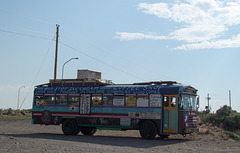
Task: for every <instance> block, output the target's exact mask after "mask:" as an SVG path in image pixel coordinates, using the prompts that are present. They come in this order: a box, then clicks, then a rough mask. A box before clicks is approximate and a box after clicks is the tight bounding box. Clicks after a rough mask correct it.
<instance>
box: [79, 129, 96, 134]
mask: <svg viewBox="0 0 240 153" xmlns="http://www.w3.org/2000/svg"><path fill="white" fill-rule="evenodd" d="M96 131H97V129H96V128H94V127H81V133H82V134H83V135H93V134H94V133H96Z"/></svg>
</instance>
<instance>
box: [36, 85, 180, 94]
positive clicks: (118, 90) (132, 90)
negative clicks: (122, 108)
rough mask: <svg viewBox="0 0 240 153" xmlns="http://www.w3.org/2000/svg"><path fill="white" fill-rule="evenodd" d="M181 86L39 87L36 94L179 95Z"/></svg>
mask: <svg viewBox="0 0 240 153" xmlns="http://www.w3.org/2000/svg"><path fill="white" fill-rule="evenodd" d="M180 87H181V86H179V85H177V86H174V85H170V86H165V85H164V86H161V85H137V86H136V85H122V86H112V85H110V86H103V87H102V86H100V87H99V86H89V87H37V88H35V91H34V93H35V94H84V93H88V94H90V93H94V94H178V92H179V88H180Z"/></svg>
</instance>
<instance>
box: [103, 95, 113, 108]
mask: <svg viewBox="0 0 240 153" xmlns="http://www.w3.org/2000/svg"><path fill="white" fill-rule="evenodd" d="M112 104H113V95H111V94H109V95H107V94H106V95H103V105H105V106H106V105H107V106H112Z"/></svg>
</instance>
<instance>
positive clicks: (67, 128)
mask: <svg viewBox="0 0 240 153" xmlns="http://www.w3.org/2000/svg"><path fill="white" fill-rule="evenodd" d="M62 131H63V133H64V134H65V135H77V134H78V133H79V131H80V129H79V127H78V125H77V122H76V121H75V120H64V121H63V123H62Z"/></svg>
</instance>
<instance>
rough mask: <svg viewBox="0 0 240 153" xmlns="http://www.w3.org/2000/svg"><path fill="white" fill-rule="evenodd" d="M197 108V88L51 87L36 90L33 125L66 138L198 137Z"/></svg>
mask: <svg viewBox="0 0 240 153" xmlns="http://www.w3.org/2000/svg"><path fill="white" fill-rule="evenodd" d="M75 82H76V81H75ZM197 105H198V100H197V90H196V89H195V88H193V87H191V86H189V85H182V84H180V83H177V82H172V81H167V82H166V81H165V82H162V81H161V82H148V83H136V84H101V83H100V84H99V82H97V83H96V82H95V83H90V84H87V83H86V82H82V83H75V84H74V83H68V84H64V83H59V84H53V83H49V84H45V85H40V86H37V87H36V88H35V90H34V98H33V108H32V123H33V124H45V125H62V131H63V133H64V134H66V135H77V134H78V133H79V132H81V133H82V134H84V135H93V134H94V133H95V132H96V130H97V129H105V130H139V132H140V135H141V136H142V138H144V139H154V138H155V136H156V135H157V134H158V135H159V136H161V137H167V136H169V135H171V134H182V135H186V134H189V133H192V132H195V131H197V108H198V106H197Z"/></svg>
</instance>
